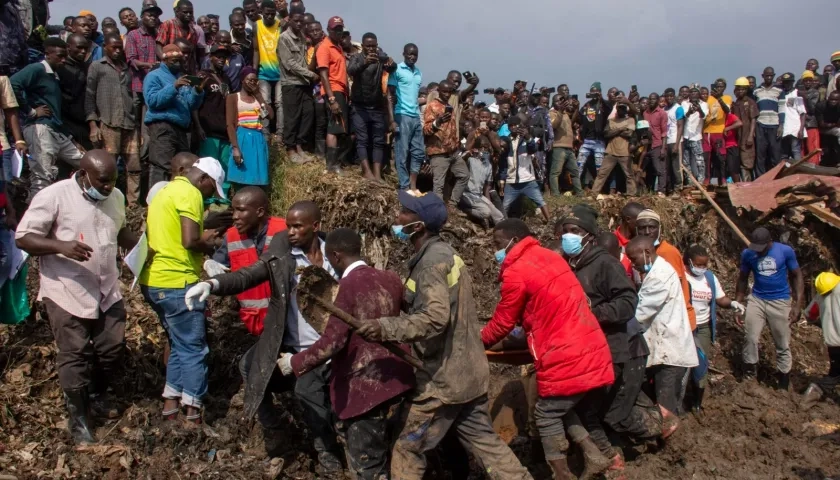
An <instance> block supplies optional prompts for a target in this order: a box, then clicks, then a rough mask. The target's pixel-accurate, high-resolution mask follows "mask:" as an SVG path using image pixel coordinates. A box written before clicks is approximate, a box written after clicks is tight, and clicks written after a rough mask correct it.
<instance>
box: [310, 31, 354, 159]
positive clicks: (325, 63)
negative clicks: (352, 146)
mask: <svg viewBox="0 0 840 480" xmlns="http://www.w3.org/2000/svg"><path fill="white" fill-rule="evenodd" d="M327 33H328V36H327V38H325V39H324V40H323V41H322V42H321V45H320V46H319V47H318V51H317V52H316V53H315V58H316V59H317V61H318V74H319V75H320V76H321V94H322V95H323V96H324V97H325V98H326V99H327V109H328V111H327V114H328V117H327V171H328V172H331V173H335V174H338V175H341V159H340V158H338V152H339V149H340V145H339V143H343V142H346V141H349V139H348V134H349V133H350V124H349V123H350V117H349V106H348V104H347V95H348V94H349V93H350V89H349V87H348V85H347V59H346V58H345V57H344V50H343V49H342V48H341V39H342V37H343V36H344V20H343V19H342V18H341V17H332V18H330V21H329V22H328V23H327Z"/></svg>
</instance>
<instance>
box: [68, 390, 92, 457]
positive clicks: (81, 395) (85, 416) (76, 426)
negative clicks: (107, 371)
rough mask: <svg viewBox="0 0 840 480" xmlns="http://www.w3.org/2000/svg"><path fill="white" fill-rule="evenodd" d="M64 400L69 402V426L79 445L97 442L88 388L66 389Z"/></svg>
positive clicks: (74, 439)
mask: <svg viewBox="0 0 840 480" xmlns="http://www.w3.org/2000/svg"><path fill="white" fill-rule="evenodd" d="M64 400H65V403H66V404H67V413H68V414H69V418H68V419H67V427H68V428H69V430H70V434H71V435H72V436H73V441H74V442H75V443H76V444H78V445H89V444H93V443H96V439H95V438H94V437H93V423H92V422H91V420H90V399H89V398H88V393H87V390H86V389H84V388H83V389H80V390H65V391H64Z"/></svg>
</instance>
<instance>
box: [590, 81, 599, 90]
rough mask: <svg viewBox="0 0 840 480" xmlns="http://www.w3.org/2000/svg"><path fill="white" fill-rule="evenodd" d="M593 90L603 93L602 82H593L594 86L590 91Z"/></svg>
mask: <svg viewBox="0 0 840 480" xmlns="http://www.w3.org/2000/svg"><path fill="white" fill-rule="evenodd" d="M593 88H594V89H595V90H598V91H599V92H600V91H601V82H592V86H591V87H589V89H590V90H592V89H593Z"/></svg>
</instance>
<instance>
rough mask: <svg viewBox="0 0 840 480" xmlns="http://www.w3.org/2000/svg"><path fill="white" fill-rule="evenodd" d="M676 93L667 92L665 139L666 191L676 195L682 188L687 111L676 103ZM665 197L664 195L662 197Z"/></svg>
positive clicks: (670, 89) (672, 90)
mask: <svg viewBox="0 0 840 480" xmlns="http://www.w3.org/2000/svg"><path fill="white" fill-rule="evenodd" d="M675 97H676V92H675V91H674V89H673V88H668V89H666V90H665V113H667V114H668V133H667V136H666V138H665V146H666V148H667V150H666V155H667V157H666V158H667V160H666V162H665V171H666V175H665V179H666V182H665V183H666V184H667V185H666V187H665V191H666V192H668V193H675V191H676V190H677V189H678V188H680V187H681V186H682V183H683V176H682V170H681V169H680V165H681V164H682V158H683V150H682V139H683V129H684V128H685V110H683V107H682V106H681V105H680V104H678V103H676V102H675V101H674V98H675ZM659 193H660V194H662V192H659ZM660 196H664V194H662V195H660Z"/></svg>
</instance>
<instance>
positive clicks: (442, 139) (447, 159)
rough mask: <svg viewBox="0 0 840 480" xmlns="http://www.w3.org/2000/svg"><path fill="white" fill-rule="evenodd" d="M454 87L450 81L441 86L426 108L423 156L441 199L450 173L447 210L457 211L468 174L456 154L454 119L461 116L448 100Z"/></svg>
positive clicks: (457, 139) (455, 124) (465, 166)
mask: <svg viewBox="0 0 840 480" xmlns="http://www.w3.org/2000/svg"><path fill="white" fill-rule="evenodd" d="M454 90H455V86H454V85H453V84H452V82H450V81H449V80H444V81H442V82H440V84H439V85H438V89H437V96H436V98H435V99H434V100H432V101H431V102H430V103H428V104H427V105H426V111H425V112H424V113H423V134H424V135H425V137H426V155H427V156H428V157H429V162H430V163H431V166H432V175H433V177H434V192H435V194H436V195H437V196H438V197H440V198H443V186H444V184H445V183H446V174H447V173H448V172H449V171H450V170H451V171H452V175H453V176H455V187H454V188H453V189H452V195H451V196H450V198H449V207H450V209H456V208H457V207H458V203H460V201H461V195H463V193H464V190H465V189H466V188H467V182H468V181H469V179H470V171H469V169H468V168H467V164H466V163H465V162H464V160H463V159H461V157H460V156H458V155H455V152H456V151H457V150H458V147H459V146H460V142H459V137H458V126H457V123H456V120H455V119H456V118H458V116H459V114H460V109H461V107H460V105H457V106H453V105H452V103H451V101H450V99H451V97H452V95H453V93H454Z"/></svg>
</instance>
